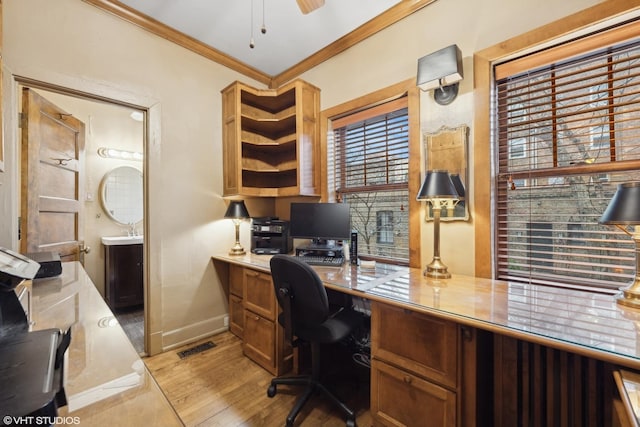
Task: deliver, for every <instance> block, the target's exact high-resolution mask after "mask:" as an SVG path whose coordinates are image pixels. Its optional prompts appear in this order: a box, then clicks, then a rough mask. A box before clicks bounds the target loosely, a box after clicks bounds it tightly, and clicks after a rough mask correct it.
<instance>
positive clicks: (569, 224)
mask: <svg viewBox="0 0 640 427" xmlns="http://www.w3.org/2000/svg"><path fill="white" fill-rule="evenodd" d="M639 33H640V25H638V23H637V22H635V23H629V24H626V25H623V26H620V27H617V28H614V29H611V30H609V31H607V32H605V33H599V34H598V35H592V36H589V37H585V38H583V39H580V40H574V41H572V42H570V43H567V44H564V45H561V46H557V47H554V48H553V49H549V50H546V51H542V52H538V53H535V54H533V55H531V56H529V57H525V58H519V59H517V60H514V61H511V62H508V63H504V64H500V65H497V66H496V68H495V76H496V85H495V96H496V111H495V124H496V136H495V138H496V143H497V149H496V156H497V172H498V173H497V179H496V192H495V194H496V195H497V201H496V209H495V212H496V257H495V259H496V271H497V275H498V277H499V278H502V279H510V280H514V279H516V280H526V281H530V282H535V283H547V284H549V283H551V284H557V283H561V284H570V285H578V286H588V287H593V286H595V287H604V288H617V287H619V286H620V285H621V284H626V283H627V282H629V281H630V280H631V278H632V277H633V273H634V271H635V254H634V245H633V242H632V240H631V238H629V237H628V236H627V235H626V234H624V233H623V232H621V231H620V230H618V229H616V228H614V227H608V226H603V225H599V224H598V219H599V218H600V216H601V215H602V213H603V212H604V210H605V209H606V207H607V205H608V203H609V200H610V199H611V197H612V196H613V194H614V193H615V190H616V186H617V184H619V183H621V182H627V181H633V180H639V179H640V38H638V37H637V36H635V38H633V37H631V36H630V35H633V34H635V35H637V34H639ZM630 37H631V38H630ZM612 42H615V44H609V43H612Z"/></svg>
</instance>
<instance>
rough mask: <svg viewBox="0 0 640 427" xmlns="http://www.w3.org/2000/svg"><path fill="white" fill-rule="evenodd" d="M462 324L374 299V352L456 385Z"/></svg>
mask: <svg viewBox="0 0 640 427" xmlns="http://www.w3.org/2000/svg"><path fill="white" fill-rule="evenodd" d="M458 342H459V340H458V327H457V325H456V324H455V323H453V322H449V321H446V320H442V319H438V318H436V317H432V316H428V315H425V314H421V313H417V312H414V311H411V310H405V309H401V308H397V307H394V306H391V305H387V304H383V303H379V302H373V303H372V305H371V353H372V356H373V357H374V358H376V359H379V360H383V361H385V362H388V363H390V364H392V365H395V366H398V367H400V368H402V369H404V370H407V371H410V372H412V373H414V374H417V375H420V376H422V377H424V378H426V379H430V380H433V381H435V382H437V383H439V384H441V385H444V386H446V387H450V388H451V389H455V388H456V384H457V366H458Z"/></svg>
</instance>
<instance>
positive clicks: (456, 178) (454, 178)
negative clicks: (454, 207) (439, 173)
mask: <svg viewBox="0 0 640 427" xmlns="http://www.w3.org/2000/svg"><path fill="white" fill-rule="evenodd" d="M449 176H450V177H451V182H453V186H454V187H455V189H456V193H458V199H460V200H464V193H465V191H464V184H463V183H462V180H461V179H460V175H459V174H457V173H452V174H451V175H449Z"/></svg>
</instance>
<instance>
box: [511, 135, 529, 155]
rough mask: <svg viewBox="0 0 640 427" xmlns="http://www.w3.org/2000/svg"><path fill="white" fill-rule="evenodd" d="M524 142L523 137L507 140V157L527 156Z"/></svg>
mask: <svg viewBox="0 0 640 427" xmlns="http://www.w3.org/2000/svg"><path fill="white" fill-rule="evenodd" d="M524 144H525V139H524V138H517V139H513V140H511V141H509V158H510V159H524V158H525V157H527V154H526V151H525V148H524Z"/></svg>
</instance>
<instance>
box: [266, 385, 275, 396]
mask: <svg viewBox="0 0 640 427" xmlns="http://www.w3.org/2000/svg"><path fill="white" fill-rule="evenodd" d="M275 395H276V386H275V384H271V385H270V386H269V388H268V389H267V396H268V397H273V396H275Z"/></svg>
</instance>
